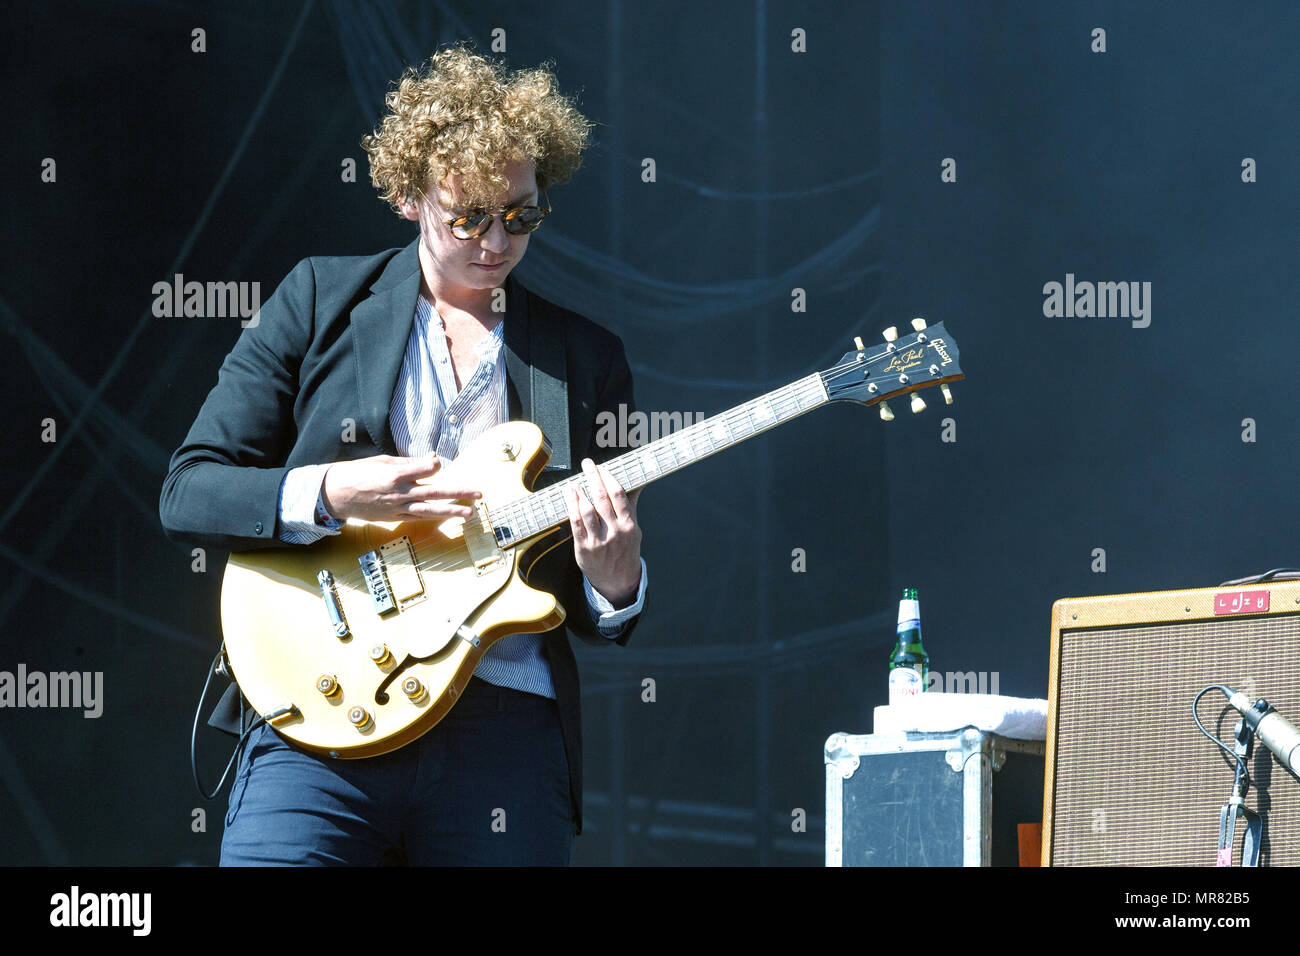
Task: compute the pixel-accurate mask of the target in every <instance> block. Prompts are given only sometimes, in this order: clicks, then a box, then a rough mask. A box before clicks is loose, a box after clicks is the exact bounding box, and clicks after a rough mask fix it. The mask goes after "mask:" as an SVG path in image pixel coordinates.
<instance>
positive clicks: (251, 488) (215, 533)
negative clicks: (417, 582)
mask: <svg viewBox="0 0 1300 956" xmlns="http://www.w3.org/2000/svg"><path fill="white" fill-rule="evenodd" d="M315 297H316V281H315V272H314V269H313V266H312V264H311V261H310V260H309V259H304V260H303V261H302V262H300V263H298V265H297V266H295V267H294V269H293V271H292V272H290V273H289V275H288V276H287V277H286V278H285V280H284V281H283V282H282V283H280V286H279V288H278V289H276V291H275V294H274V295H273V296H272V297H271V298H270V299H269V300H267V302H266V304H265V305H264V306H263V307H262V309H261V311H260V312H259V313H257V316H256V318H255V322H254V324H250V325H249V326H248V327H247V328H245V329H244V331H243V332H242V334H241V335H240V337H239V339H238V341H237V342H236V343H235V347H234V348H233V349H232V350H231V351H230V354H229V355H227V356H226V360H225V361H224V362H223V363H222V365H221V370H220V372H219V374H218V378H217V384H216V387H215V388H213V389H212V391H211V392H209V393H208V397H207V398H206V399H205V400H204V402H203V407H202V408H201V409H200V410H199V414H198V417H197V418H196V419H195V420H194V424H193V426H192V427H191V428H190V431H189V434H188V435H186V436H185V441H184V443H182V445H181V446H180V448H178V449H177V450H176V453H175V454H174V455H172V459H171V465H170V467H169V469H168V473H167V478H166V479H165V480H164V481H163V487H162V495H161V497H160V499H159V502H158V513H159V517H160V518H161V520H162V526H163V529H164V531H166V533H167V536H168V537H169V538H171V539H172V540H173V541H178V542H183V543H186V544H196V545H200V546H202V547H207V548H212V549H220V550H225V551H240V550H249V549H253V548H269V547H284V546H285V543H284V542H283V541H281V540H279V539H278V538H277V537H276V530H277V528H276V524H277V521H278V518H279V500H280V485H281V483H282V482H283V480H284V476H285V474H286V473H287V472H288V471H289V469H288V467H287V466H286V464H285V462H286V459H287V458H288V456H289V451H290V449H291V448H292V447H293V444H294V441H295V438H296V427H295V425H294V402H295V399H296V397H297V393H298V371H299V368H300V367H301V364H302V359H303V356H304V355H305V354H306V352H307V349H308V347H309V346H310V343H311V339H312V334H313V326H314V318H313V317H314V312H315Z"/></svg>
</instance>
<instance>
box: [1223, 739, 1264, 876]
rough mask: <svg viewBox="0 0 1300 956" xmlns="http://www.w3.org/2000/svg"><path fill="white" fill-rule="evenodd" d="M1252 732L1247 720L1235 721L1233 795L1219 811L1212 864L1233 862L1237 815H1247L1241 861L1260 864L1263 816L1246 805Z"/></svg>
mask: <svg viewBox="0 0 1300 956" xmlns="http://www.w3.org/2000/svg"><path fill="white" fill-rule="evenodd" d="M1254 737H1255V732H1254V731H1253V730H1252V729H1251V728H1250V727H1249V726H1248V725H1247V723H1246V721H1244V720H1239V721H1238V722H1237V742H1236V745H1235V746H1234V747H1233V748H1232V754H1233V756H1234V757H1236V758H1237V768H1236V770H1235V771H1234V773H1233V780H1232V796H1231V797H1229V798H1228V802H1227V803H1225V804H1224V805H1223V809H1221V810H1220V811H1219V853H1218V856H1217V857H1216V862H1215V866H1232V848H1233V845H1234V844H1235V843H1236V832H1237V817H1245V818H1246V833H1245V836H1244V837H1243V838H1242V843H1241V865H1242V866H1259V849H1260V844H1261V843H1262V842H1263V838H1264V820H1263V818H1262V817H1260V815H1259V814H1258V813H1256V812H1255V811H1254V810H1251V809H1250V808H1249V807H1247V806H1246V801H1245V795H1244V794H1245V788H1246V761H1247V760H1249V759H1250V745H1251V741H1253V740H1254Z"/></svg>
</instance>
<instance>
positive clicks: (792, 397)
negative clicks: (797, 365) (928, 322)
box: [335, 350, 897, 594]
mask: <svg viewBox="0 0 1300 956" xmlns="http://www.w3.org/2000/svg"><path fill="white" fill-rule="evenodd" d="M896 352H897V350H894V351H889V352H884V353H881V354H880V355H879V356H877V357H876V358H874V359H870V360H866V361H865V362H858V361H856V360H854V361H851V362H845V363H843V364H841V365H837V366H833V367H832V368H830V369H827V370H826V372H824V373H813V375H809V376H806V377H805V378H803V379H799V380H797V381H795V382H792V383H790V384H789V385H787V386H784V387H783V388H782V389H778V390H776V391H778V392H782V393H783V394H782V395H781V396H780V398H777V399H774V400H770V401H768V402H766V403H765V404H766V405H767V406H768V407H769V408H770V409H771V410H772V411H773V412H774V414H773V415H772V416H771V418H767V417H765V418H764V422H765V427H772V425H775V424H782V423H783V422H784V419H783V418H782V416H783V415H785V414H786V413H787V412H789V411H791V410H792V407H793V411H794V415H791V416H790V417H795V416H797V415H798V414H800V413H801V412H803V411H810V410H811V409H812V408H813V407H815V406H811V405H810V406H809V407H808V408H806V409H801V408H799V405H800V402H801V397H800V394H799V392H798V391H796V390H797V389H803V390H805V391H806V389H807V387H808V386H810V385H812V384H814V377H816V378H821V377H822V376H826V377H830V378H837V377H842V376H843V375H845V374H849V373H850V372H852V371H856V370H859V369H861V368H862V367H863V365H864V364H867V363H869V362H878V361H881V360H883V359H884V358H887V357H890V356H892V355H894V354H896ZM769 394H772V393H769ZM764 397H765V396H758V397H757V398H755V399H751V400H750V401H749V402H745V403H743V404H742V405H739V406H736V407H735V408H732V409H728V410H727V411H725V412H722V413H720V414H719V415H717V416H714V418H712V419H706V420H705V421H704V422H698V423H696V424H695V425H692V426H690V428H688V429H682V430H681V431H679V432H675V433H673V436H672V441H675V442H676V443H677V444H678V446H680V444H681V443H682V441H683V440H685V442H686V443H687V444H688V445H690V451H691V452H693V453H694V452H697V451H701V450H703V451H705V453H706V455H707V454H712V453H714V452H716V451H719V450H723V449H725V448H726V447H729V445H731V444H735V443H738V442H739V441H742V440H744V439H746V438H750V437H753V435H754V434H756V433H757V431H751V432H750V433H749V434H747V435H743V436H742V437H740V438H736V439H732V440H731V441H730V442H728V444H727V445H724V446H723V448H722V449H718V448H715V447H713V446H712V443H709V444H710V447H709V448H704V449H701V448H696V447H695V441H696V439H697V438H699V437H703V438H705V439H706V440H707V436H708V434H709V431H710V430H711V429H710V428H704V427H702V426H710V425H711V426H713V427H716V426H717V425H718V424H720V422H721V421H723V420H726V421H728V422H729V423H734V422H735V421H736V420H737V419H739V418H742V417H743V418H745V419H747V420H748V421H747V422H746V424H747V425H749V424H750V422H752V415H750V414H749V412H750V411H752V409H753V407H758V406H760V403H763V399H764ZM818 397H820V395H819V396H818ZM886 397H887V396H886ZM819 404H820V403H819ZM697 430H698V431H697ZM692 432H696V434H691V433H692ZM648 449H649V450H652V451H653V456H654V459H655V461H656V463H657V465H658V466H660V467H662V465H663V464H665V462H663V461H661V460H660V452H661V451H671V445H670V440H669V439H667V438H665V439H664V440H663V441H662V443H660V442H652V443H650V445H647V446H643V447H642V448H639V449H636V450H634V451H633V452H629V453H627V454H625V455H623V456H619V459H615V462H617V461H619V460H620V459H623V458H627V459H628V461H627V464H628V465H629V466H630V465H631V463H632V461H638V464H640V462H639V460H638V459H637V458H636V457H629V456H639V455H641V454H642V453H644V452H645V451H646V450H648ZM675 459H676V456H675V455H674V460H673V461H672V462H669V463H667V464H668V467H667V468H664V469H663V470H658V471H656V473H655V474H654V475H652V476H650V480H651V481H653V480H657V479H658V478H661V477H663V476H665V475H667V474H670V473H672V472H673V471H676V470H679V469H681V468H683V467H685V466H686V465H689V464H693V461H692V460H690V459H689V458H688V460H687V461H686V462H684V463H682V462H678V461H676V460H675ZM613 464H614V462H607V463H606V464H605V467H607V468H608V467H610V466H611V465H613ZM641 472H642V477H646V469H645V467H644V465H641ZM616 477H617V476H616ZM625 477H627V476H625ZM645 483H646V484H648V483H649V481H647V482H645ZM574 484H580V485H582V487H583V488H584V490H585V489H586V483H585V479H584V478H583V476H574V477H572V478H569V479H565V480H564V481H562V482H558V483H556V484H555V485H552V486H550V487H548V488H546V489H542V490H541V491H537V492H532V493H530V494H529V495H528V496H526V497H525V498H522V499H515V500H514V501H511V502H507V503H506V504H505V505H502V506H501V508H499V509H496V510H495V511H494V512H493V514H492V522H493V531H494V537H495V530H496V528H497V527H508V526H510V524H511V523H512V522H511V521H510V520H509V519H513V523H514V524H520V523H522V522H524V519H525V518H527V517H528V516H529V514H530V513H532V512H534V511H536V510H539V509H537V508H536V507H535V505H534V504H532V502H536V501H538V500H540V498H541V496H542V495H546V501H545V503H544V504H543V505H542V506H541V507H542V509H544V513H545V517H546V518H547V519H551V516H552V513H553V512H555V511H556V510H558V509H557V506H558V502H557V501H556V500H555V496H556V494H557V493H559V494H562V493H563V491H564V490H565V489H566V488H568V487H572V486H573V485H574ZM562 514H563V515H564V516H565V517H566V518H567V506H566V508H565V510H564V511H563V512H562ZM564 524H565V520H564V519H563V518H562V519H559V520H551V521H550V523H549V524H548V525H546V526H542V527H540V528H538V530H536V531H530V532H527V533H526V535H525V538H531V537H540V536H543V535H544V534H545V533H546V532H548V531H550V532H553V531H555V530H558V529H559V528H561V527H562V526H563V525H564ZM435 537H437V535H428V536H426V537H424V538H421V539H418V540H416V541H412V542H411V547H412V549H413V550H414V549H417V548H419V546H420V545H422V544H424V543H426V542H428V541H429V540H432V539H433V538H435ZM519 540H522V539H519ZM517 543H518V542H516V544H517ZM464 554H465V547H464V545H463V544H462V543H461V542H460V541H448V543H447V545H446V546H443V547H440V548H438V549H435V550H432V551H430V550H427V549H426V550H424V551H423V552H422V553H417V555H416V562H415V563H414V564H413V565H411V567H413V568H415V569H417V570H420V571H437V570H441V568H439V567H438V565H439V563H440V562H441V560H442V559H443V558H445V557H447V556H449V555H450V556H452V557H453V558H455V559H456V560H455V563H459V561H460V560H462V559H463V557H464ZM340 586H342V587H343V588H345V589H347V591H348V592H350V593H355V594H368V592H369V589H368V587H365V575H364V572H363V571H362V570H361V569H360V568H358V569H357V570H355V571H351V572H349V573H348V574H346V575H343V576H342V577H340V578H338V579H336V580H335V587H336V589H337V588H338V587H340Z"/></svg>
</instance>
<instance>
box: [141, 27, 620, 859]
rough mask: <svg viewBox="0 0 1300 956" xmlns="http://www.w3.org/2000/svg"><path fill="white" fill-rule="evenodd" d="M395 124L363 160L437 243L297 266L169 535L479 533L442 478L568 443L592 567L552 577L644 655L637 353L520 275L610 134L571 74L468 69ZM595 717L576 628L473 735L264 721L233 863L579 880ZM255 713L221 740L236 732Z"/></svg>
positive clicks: (558, 564) (587, 633)
mask: <svg viewBox="0 0 1300 956" xmlns="http://www.w3.org/2000/svg"><path fill="white" fill-rule="evenodd" d="M386 102H387V106H388V114H387V115H386V116H385V118H384V120H383V122H382V124H381V125H380V128H379V129H378V130H377V131H376V132H375V134H374V135H372V136H368V137H366V139H365V140H364V141H363V145H364V146H365V148H366V150H367V152H368V153H369V155H370V161H371V179H372V181H373V182H374V184H375V185H376V187H377V188H379V189H380V190H381V194H382V196H383V197H384V198H385V199H387V200H388V201H389V202H390V203H391V204H392V205H393V207H394V208H395V209H396V210H397V211H398V212H399V213H400V215H402V216H403V217H404V218H406V219H408V220H411V221H413V222H418V223H419V226H420V235H419V238H418V240H417V241H416V242H413V243H412V244H411V245H410V246H408V247H406V248H405V249H402V250H389V251H388V252H384V253H380V254H378V255H375V256H370V257H348V258H314V259H307V260H304V261H303V262H301V263H299V264H298V266H297V267H295V268H294V270H293V271H292V272H291V273H290V274H289V276H288V277H287V278H286V279H285V281H284V282H283V283H282V284H281V286H280V288H279V289H278V290H277V291H276V294H275V295H274V296H273V297H272V298H271V299H270V300H269V301H268V302H267V304H266V306H265V307H264V308H263V309H262V311H261V314H260V316H259V319H258V321H257V323H256V324H254V325H250V326H249V327H248V328H247V329H246V330H245V331H244V333H243V335H242V336H241V337H240V339H239V341H238V342H237V344H236V345H235V348H234V349H233V350H232V351H231V353H230V355H229V356H227V358H226V360H225V362H224V363H223V365H222V369H221V374H220V378H219V381H218V384H217V386H216V388H215V389H213V391H212V392H211V393H210V394H209V396H208V398H207V400H206V401H205V402H204V405H203V408H202V409H201V410H200V412H199V415H198V418H197V419H196V421H195V423H194V426H193V427H192V428H191V430H190V433H189V435H188V436H187V438H186V439H185V442H184V444H183V445H182V446H181V447H180V448H179V449H178V450H177V452H176V454H175V455H174V456H173V459H172V463H171V469H170V473H169V474H168V476H167V480H166V482H165V484H164V487H163V492H162V499H161V502H160V513H161V516H162V522H163V525H164V527H165V528H166V530H167V532H168V534H169V535H170V536H172V537H173V538H175V539H177V540H181V541H185V542H191V543H197V544H201V545H206V546H210V547H218V548H225V549H228V550H240V549H246V548H257V547H275V546H280V547H283V546H287V545H306V544H310V543H311V542H313V541H315V540H318V539H319V538H321V537H323V536H325V535H328V534H331V533H336V532H337V529H338V528H339V527H340V525H341V523H342V522H343V521H345V520H346V519H348V518H359V519H366V520H388V521H396V520H410V519H444V518H447V517H451V516H468V515H469V514H470V513H471V510H470V508H469V506H468V505H469V503H470V502H471V501H472V499H474V498H476V497H478V496H479V491H478V489H476V488H472V487H460V486H458V487H449V486H448V484H447V483H446V482H441V481H439V480H438V477H437V476H438V473H439V469H440V468H441V465H442V462H443V461H445V460H450V459H452V458H454V457H455V456H456V454H457V452H458V451H459V450H460V449H461V448H462V447H464V446H465V445H467V444H468V443H469V442H470V441H472V439H473V438H474V437H476V436H477V435H478V434H480V433H481V432H482V431H484V430H485V429H486V428H488V427H490V426H492V425H494V424H497V423H499V422H501V421H504V420H507V419H513V418H524V419H531V420H533V421H539V422H550V423H552V426H553V428H554V426H555V423H560V426H559V427H560V429H561V430H562V429H563V428H564V427H565V426H567V430H568V436H567V437H568V443H567V444H568V447H569V448H570V449H571V456H570V458H569V460H563V461H559V462H558V463H557V464H558V466H559V468H558V469H557V470H555V471H547V472H546V473H544V474H543V476H542V478H541V480H540V481H539V485H544V484H549V483H551V482H552V481H554V480H557V479H560V478H563V477H566V476H568V475H570V474H573V473H574V472H575V471H576V470H577V469H578V468H579V467H580V468H581V471H582V472H583V474H584V475H585V477H586V485H587V488H588V489H589V491H590V494H589V495H580V494H578V493H576V492H574V493H572V494H570V495H569V498H568V506H569V528H570V531H571V533H572V537H573V544H572V546H569V545H567V544H566V545H564V546H562V547H559V548H555V549H554V550H553V551H551V552H550V553H549V554H548V555H547V556H546V557H545V558H543V559H542V560H541V561H540V562H539V564H538V566H537V568H536V569H535V570H534V571H533V572H532V573H531V575H530V579H529V580H530V583H531V584H533V585H534V586H539V587H544V588H545V589H547V590H550V591H552V593H554V594H556V596H557V597H558V598H559V599H560V602H561V603H562V604H563V605H564V607H565V609H566V610H567V612H568V617H567V619H566V622H565V626H566V628H567V629H568V630H569V631H571V632H572V633H573V634H575V635H577V636H578V637H580V638H581V639H583V640H586V641H588V642H591V643H599V644H609V643H611V642H613V643H620V644H622V643H626V641H627V639H628V638H629V637H630V635H631V632H632V628H633V626H634V624H635V621H636V618H637V616H638V615H639V614H640V611H641V609H642V606H643V604H644V600H645V588H646V572H645V564H644V562H643V561H642V560H641V557H640V541H641V531H640V528H639V526H638V525H637V521H636V494H635V493H634V494H632V495H628V494H626V493H625V492H624V490H623V488H622V487H621V486H620V485H619V483H618V481H617V480H616V479H615V478H614V477H613V476H612V475H611V474H610V473H609V472H608V471H606V470H605V469H603V468H598V466H597V465H596V464H595V461H597V460H603V459H604V458H606V457H608V456H609V455H611V454H615V453H617V452H618V451H619V449H601V448H599V447H597V445H596V441H595V436H596V434H597V429H596V428H595V421H596V416H597V415H598V414H599V413H600V412H601V411H613V412H615V413H617V410H618V407H619V405H625V406H627V408H628V409H631V407H632V405H633V395H632V378H631V372H630V370H629V368H628V364H627V360H626V357H625V355H624V352H623V347H622V343H621V342H620V341H619V340H618V338H617V337H616V336H614V335H612V334H611V333H609V332H607V331H605V330H603V329H601V328H599V327H598V326H596V325H594V324H593V323H591V322H589V321H588V320H586V319H584V318H582V317H581V316H578V315H575V314H574V313H572V312H568V311H566V310H564V309H561V308H559V307H557V306H554V305H552V304H550V303H548V302H546V301H544V300H542V299H540V298H539V297H537V296H535V295H533V294H532V293H530V292H528V291H527V290H526V289H524V288H523V287H522V286H521V285H520V284H519V283H518V281H517V280H515V279H514V278H513V277H511V276H510V272H511V270H512V269H513V268H514V266H515V265H517V264H518V262H519V260H520V259H521V258H522V257H523V255H524V253H525V252H526V250H527V247H528V239H529V234H530V233H531V232H532V231H533V230H535V229H536V228H537V227H538V226H540V225H541V223H542V220H543V219H544V218H545V216H546V213H547V212H548V211H549V206H548V205H547V204H546V202H545V200H543V199H542V196H544V195H545V193H544V191H545V189H546V188H547V187H548V186H552V185H555V184H557V183H561V182H564V181H565V180H567V179H568V178H569V176H570V174H571V173H572V172H573V171H575V170H576V169H577V167H578V165H579V163H580V157H581V152H582V150H583V149H584V148H585V146H586V143H587V139H588V134H589V129H590V124H589V123H588V121H587V120H586V119H585V118H584V117H583V116H582V115H581V114H580V113H578V111H577V110H576V109H575V108H574V106H573V104H572V103H571V102H570V101H569V100H568V99H566V98H565V97H563V96H562V95H560V94H559V93H558V92H557V91H556V88H555V84H554V77H553V76H552V75H551V74H550V73H549V72H547V71H546V70H544V69H538V70H526V71H518V72H515V73H508V72H507V71H506V70H504V68H502V67H501V66H500V65H498V64H494V63H490V62H489V61H487V60H485V59H483V58H482V57H479V56H475V55H472V54H470V53H468V52H467V51H465V50H463V49H451V50H445V51H442V52H440V53H438V54H437V55H435V56H434V57H433V58H432V59H431V60H430V62H429V63H428V64H427V65H426V66H425V68H424V69H423V70H421V71H415V70H410V71H408V72H407V73H406V75H404V76H403V78H402V79H401V81H400V83H399V85H398V87H397V89H396V90H394V91H393V92H391V93H390V94H389V96H388V98H387V101H386ZM502 300H504V311H502V310H501V308H500V306H501V304H502ZM542 373H545V374H542ZM557 380H559V381H561V382H562V383H563V384H562V386H561V387H560V388H559V389H558V390H557V387H556V385H555V382H556V381H557ZM539 381H540V382H542V383H543V384H542V385H541V386H539V385H538V382H539ZM546 383H549V384H546ZM566 395H567V401H566ZM534 403H537V404H540V405H542V406H544V407H534ZM560 445H561V450H562V449H563V445H564V443H563V442H561V443H560ZM429 476H433V480H432V481H429V482H424V483H417V482H419V481H420V480H421V479H426V478H428V477H429ZM459 484H460V485H464V484H465V482H460V483H459ZM578 698H579V693H578V675H577V667H576V663H575V661H574V657H573V652H572V649H571V648H570V646H569V643H568V640H567V637H566V636H565V634H564V630H563V629H557V630H554V631H551V632H548V633H547V634H544V635H512V636H510V637H506V638H503V639H501V640H500V641H499V642H497V643H496V644H494V645H492V647H491V648H489V650H488V651H487V653H486V654H485V655H484V656H483V659H482V660H481V661H480V662H479V665H478V668H477V670H476V672H475V677H474V678H473V679H472V680H471V681H470V682H469V686H468V687H467V688H466V690H465V692H464V694H463V695H462V696H461V697H460V699H459V700H458V701H457V703H456V705H455V706H454V707H453V708H452V710H451V712H450V713H449V714H448V716H446V717H445V718H443V720H442V721H441V722H440V723H438V724H437V725H436V726H435V727H434V728H433V729H432V730H430V731H429V732H428V733H426V734H424V735H423V736H422V737H420V738H419V739H417V740H416V741H414V742H412V743H409V744H407V745H406V746H404V747H402V748H400V749H398V750H396V751H394V752H392V753H389V754H385V755H382V756H378V757H369V758H364V759H359V760H338V759H331V758H328V757H323V756H317V755H314V754H311V753H309V752H307V751H305V750H302V749H300V748H298V747H297V746H296V745H294V744H292V743H290V742H289V741H288V740H286V739H284V738H283V737H281V736H280V735H279V734H278V733H277V732H276V731H275V730H274V729H272V728H271V727H269V726H268V725H266V724H264V723H263V724H261V725H260V726H258V727H257V728H256V729H255V730H253V732H252V734H251V735H250V736H249V738H248V741H247V745H246V750H245V752H244V753H243V755H242V758H241V761H240V764H239V769H238V773H237V776H236V779H235V782H234V784H233V786H232V789H231V796H230V804H229V810H228V813H227V816H226V830H225V834H224V837H223V841H222V863H223V865H227V864H245V863H285V864H290V863H304V862H314V863H355V864H393V863H398V864H400V863H409V864H413V865H427V864H462V863H464V864H473V863H484V864H561V865H563V864H567V863H568V861H569V853H570V849H571V844H572V838H573V836H574V835H575V834H576V833H577V832H580V830H581V787H582V778H581V736H580V730H581V726H580V712H579V705H578ZM237 699H238V698H237V696H236V695H234V694H232V693H228V694H227V697H226V699H224V700H223V704H224V708H219V711H221V713H219V714H218V715H214V718H213V720H212V721H210V722H212V723H215V724H217V725H218V726H222V727H223V728H224V729H230V730H233V729H235V727H236V726H238V722H237V720H236V721H232V719H231V714H232V712H233V711H232V707H234V706H235V702H236V701H237ZM246 725H247V722H245V726H246Z"/></svg>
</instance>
